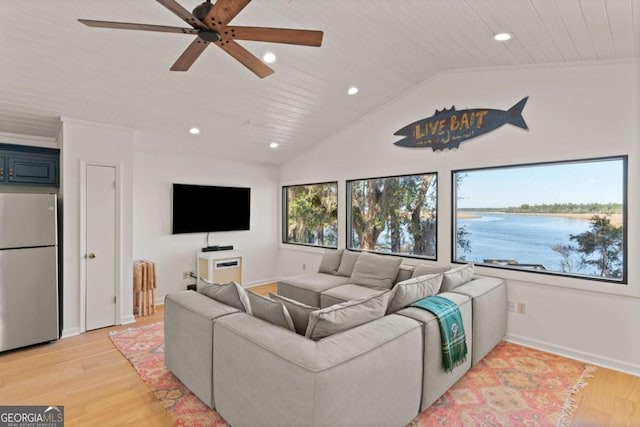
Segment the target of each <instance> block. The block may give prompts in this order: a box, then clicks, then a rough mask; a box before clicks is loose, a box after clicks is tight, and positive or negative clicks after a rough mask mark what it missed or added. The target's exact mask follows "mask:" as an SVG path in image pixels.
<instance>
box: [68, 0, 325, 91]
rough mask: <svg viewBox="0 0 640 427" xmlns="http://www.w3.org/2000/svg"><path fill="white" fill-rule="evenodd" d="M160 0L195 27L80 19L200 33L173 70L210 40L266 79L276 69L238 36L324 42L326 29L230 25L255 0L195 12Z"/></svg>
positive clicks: (228, 1)
mask: <svg viewBox="0 0 640 427" xmlns="http://www.w3.org/2000/svg"><path fill="white" fill-rule="evenodd" d="M156 1H157V2H158V3H160V4H161V5H163V6H164V7H166V8H167V9H169V10H170V11H171V12H173V13H174V14H176V15H177V16H178V17H179V18H181V19H182V20H183V21H185V22H186V23H187V24H189V25H190V26H191V27H192V28H180V27H168V26H164V25H147V24H132V23H127V22H111V21H94V20H90V19H78V21H80V22H81V23H83V24H85V25H88V26H89V27H101V28H115V29H123V30H142V31H159V32H163V33H182V34H193V35H196V36H197V37H196V39H195V40H194V41H193V42H192V43H191V44H190V45H189V47H187V49H186V50H185V51H184V52H183V53H182V55H180V57H179V58H178V60H177V61H176V62H175V64H173V66H171V71H187V70H188V69H189V67H191V65H192V64H193V63H194V62H195V61H196V59H198V57H199V56H200V54H201V53H202V52H204V50H205V49H206V47H207V46H208V45H209V44H210V43H214V44H216V45H217V46H218V47H219V48H220V49H222V50H224V51H225V52H227V53H228V54H229V55H231V56H232V57H234V58H235V59H236V60H237V61H239V62H240V63H242V64H243V65H244V66H245V67H247V68H248V69H249V70H251V71H252V72H253V73H255V74H256V75H257V76H258V77H260V78H261V79H262V78H265V77H267V76H269V75H271V74H273V72H274V71H273V70H272V69H271V68H270V67H269V66H267V65H266V64H265V63H263V62H262V61H261V60H260V59H258V58H257V57H256V56H255V55H253V54H252V53H251V52H249V51H248V50H246V49H245V48H243V47H242V46H240V45H239V44H238V43H237V42H236V40H253V41H260V42H271V43H286V44H295V45H304V46H320V45H321V44H322V36H323V33H322V31H312V30H292V29H286V28H266V27H239V26H231V25H228V24H229V22H230V21H231V20H232V19H233V18H234V17H235V16H236V15H237V14H238V13H240V11H241V10H242V9H244V7H245V6H246V5H247V4H249V2H250V1H251V0H217V1H216V3H215V4H211V0H206V1H205V2H204V3H202V4H200V5H199V6H197V7H196V8H195V9H193V12H189V11H188V10H187V9H185V8H183V7H182V6H180V5H179V4H178V3H177V2H176V1H175V0H156Z"/></svg>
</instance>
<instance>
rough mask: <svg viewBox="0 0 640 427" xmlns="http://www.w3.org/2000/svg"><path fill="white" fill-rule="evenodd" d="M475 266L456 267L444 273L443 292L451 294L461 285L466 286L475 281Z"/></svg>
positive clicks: (441, 289)
mask: <svg viewBox="0 0 640 427" xmlns="http://www.w3.org/2000/svg"><path fill="white" fill-rule="evenodd" d="M473 270H474V267H473V264H464V265H460V266H458V267H454V268H452V269H450V270H447V271H445V272H444V273H442V275H443V278H442V287H441V288H440V291H441V292H451V291H452V290H454V289H455V288H457V287H458V286H460V285H464V284H465V283H467V282H470V281H471V279H473Z"/></svg>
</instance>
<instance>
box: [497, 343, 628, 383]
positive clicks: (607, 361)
mask: <svg viewBox="0 0 640 427" xmlns="http://www.w3.org/2000/svg"><path fill="white" fill-rule="evenodd" d="M504 339H505V341H509V342H511V343H514V344H520V345H523V346H525V347H531V348H535V349H536V350H542V351H546V352H548V353H553V354H557V355H559V356H564V357H568V358H571V359H575V360H579V361H581V362H586V363H591V364H593V365H598V366H602V367H604V368H609V369H613V370H616V371H620V372H624V373H625V374H630V375H634V376H638V377H640V365H638V364H633V363H628V362H624V361H621V360H616V359H611V358H609V357H604V356H599V355H597V354H593V353H587V352H584V351H578V350H574V349H572V348H568V347H563V346H559V345H555V344H551V343H547V342H544V341H539V340H533V339H530V338H526V337H522V336H519V335H514V334H507V335H506V336H505V338H504Z"/></svg>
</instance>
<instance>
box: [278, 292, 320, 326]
mask: <svg viewBox="0 0 640 427" xmlns="http://www.w3.org/2000/svg"><path fill="white" fill-rule="evenodd" d="M269 298H271V299H272V300H276V301H280V302H281V303H283V304H284V306H285V307H286V309H287V311H288V312H289V315H290V316H291V320H292V321H293V326H294V328H295V330H296V333H298V334H300V335H304V334H305V332H307V326H308V325H309V315H310V314H311V312H312V311H316V310H320V308H318V307H312V306H310V305H307V304H303V303H301V302H298V301H296V300H292V299H289V298H285V297H283V296H280V295H276V294H272V293H271V292H269Z"/></svg>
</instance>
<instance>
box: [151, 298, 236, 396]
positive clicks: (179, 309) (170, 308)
mask: <svg viewBox="0 0 640 427" xmlns="http://www.w3.org/2000/svg"><path fill="white" fill-rule="evenodd" d="M238 312H239V310H238V309H236V308H233V307H229V306H228V305H225V304H222V303H220V302H218V301H215V300H213V299H211V298H209V297H206V296H204V295H202V294H199V293H197V292H193V291H183V292H176V293H172V294H168V295H167V296H166V297H165V299H164V343H165V344H164V352H165V365H166V366H167V368H168V369H169V370H170V371H171V372H173V373H174V375H175V376H176V377H178V378H179V379H180V381H182V382H183V383H184V384H185V385H186V386H187V387H188V388H189V390H191V391H192V392H193V393H194V394H195V395H196V396H198V398H199V399H200V400H202V401H203V402H204V403H206V404H207V405H209V406H210V407H212V408H213V407H215V402H214V398H213V387H212V383H211V375H212V372H213V370H212V369H213V368H212V366H211V356H212V353H213V321H214V319H217V318H220V317H222V316H226V315H230V314H233V313H238Z"/></svg>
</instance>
